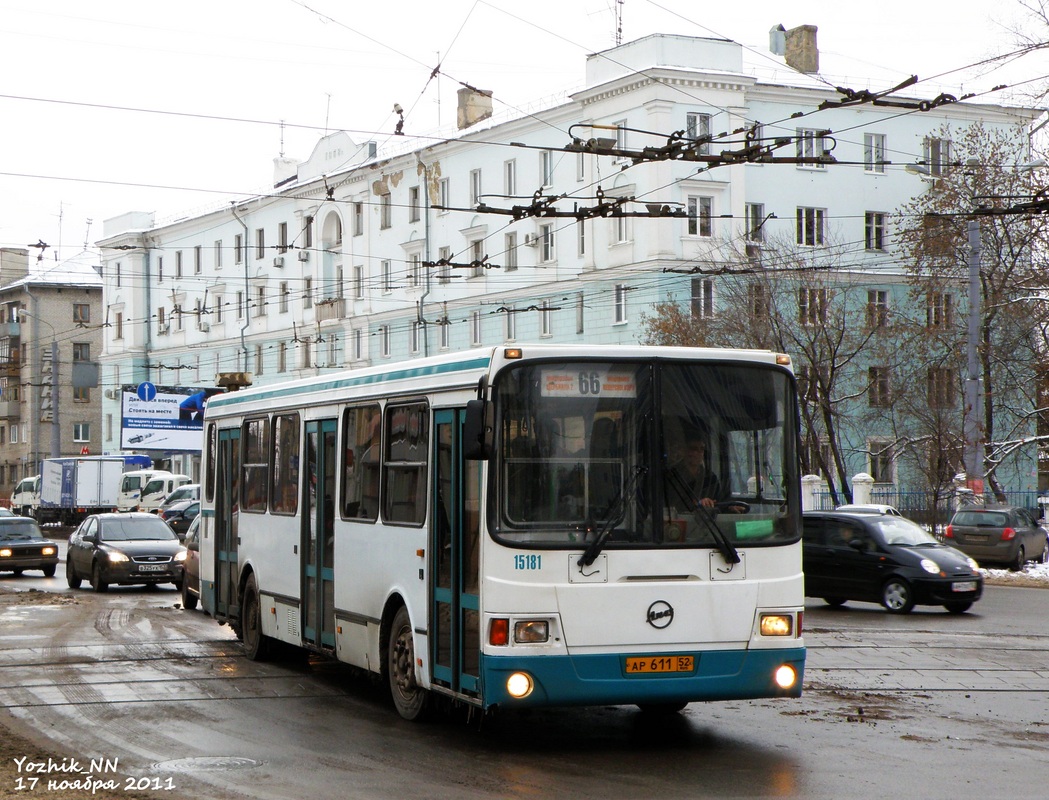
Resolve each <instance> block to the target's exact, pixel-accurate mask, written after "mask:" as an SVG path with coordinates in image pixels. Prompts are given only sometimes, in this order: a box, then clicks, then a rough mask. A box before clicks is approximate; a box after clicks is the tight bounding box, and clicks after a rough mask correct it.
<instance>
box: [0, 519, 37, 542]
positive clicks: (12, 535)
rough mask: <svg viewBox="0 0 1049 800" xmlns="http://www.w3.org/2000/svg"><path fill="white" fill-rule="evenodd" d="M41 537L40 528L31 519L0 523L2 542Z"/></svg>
mask: <svg viewBox="0 0 1049 800" xmlns="http://www.w3.org/2000/svg"><path fill="white" fill-rule="evenodd" d="M39 538H41V536H40V529H39V528H38V527H37V526H36V523H35V522H33V520H31V519H27V520H16V521H14V522H10V523H6V524H4V525H0V541H2V542H27V541H29V540H30V539H39Z"/></svg>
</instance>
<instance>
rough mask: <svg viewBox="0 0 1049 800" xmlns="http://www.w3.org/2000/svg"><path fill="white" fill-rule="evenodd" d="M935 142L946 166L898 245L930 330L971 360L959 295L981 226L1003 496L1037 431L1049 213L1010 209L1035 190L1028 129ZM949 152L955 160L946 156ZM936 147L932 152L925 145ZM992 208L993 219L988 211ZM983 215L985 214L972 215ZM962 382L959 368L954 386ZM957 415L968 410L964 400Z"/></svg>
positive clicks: (987, 432) (992, 435) (946, 347)
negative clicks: (1004, 471)
mask: <svg viewBox="0 0 1049 800" xmlns="http://www.w3.org/2000/svg"><path fill="white" fill-rule="evenodd" d="M934 139H935V141H936V142H937V144H938V148H939V156H940V160H939V161H938V162H936V163H930V164H927V165H926V167H927V169H928V171H930V172H932V173H933V174H932V176H931V177H932V178H933V179H934V180H933V182H932V183H930V185H929V188H928V190H927V191H926V192H925V193H924V194H922V195H921V196H919V197H918V198H916V199H915V200H914V201H912V202H911V203H908V204H907V205H905V206H903V207H902V208H901V210H900V212H899V214H898V216H897V231H898V245H899V248H900V251H901V253H902V255H903V257H904V260H905V263H906V266H907V269H908V271H909V273H910V275H911V280H912V292H913V296H914V298H915V301H916V303H917V304H920V303H921V302H922V299H923V298H924V302H925V304H926V308H927V318H926V325H925V328H926V330H927V331H930V332H933V333H934V334H935V336H934V337H933V340H934V341H936V343H937V347H938V350H939V352H940V353H943V354H952V353H953V354H956V355H955V357H954V359H952V360H954V361H955V363H958V364H962V363H964V359H963V357H962V356H960V355H957V354H963V353H964V352H965V344H966V335H967V334H966V324H965V322H966V320H965V317H964V316H963V314H962V313H961V304H959V303H954V302H953V298H955V297H958V296H960V295H961V294H962V293H963V291H964V287H965V286H966V285H967V275H968V271H969V263H970V259H971V258H973V257H974V256H973V252H972V251H971V248H970V247H969V240H968V226H969V222H970V220H973V219H978V220H979V233H980V240H981V245H982V246H981V254H980V262H979V263H980V275H979V279H980V292H981V303H980V306H981V309H980V318H979V330H980V334H979V345H978V348H979V349H978V353H979V359H980V365H981V378H982V390H981V391H982V394H983V400H984V402H983V406H984V408H983V417H982V419H981V420H980V424H981V425H982V432H983V437H982V438H983V440H984V442H985V447H984V451H983V454H982V455H983V459H982V461H983V474H982V475H981V476H979V477H982V478H984V479H985V480H987V481H988V482H989V484H990V486H991V488H992V490H993V491H994V493H995V495H996V496H997V497H998V498H999V499H1003V498H1004V494H1003V492H1004V487H1003V486H1002V485H1001V484H1000V482H999V480H998V476H997V471H998V468H999V467H1000V466H1001V465H1002V464H1003V463H1005V462H1006V460H1007V459H1008V458H1009V457H1010V456H1012V455H1013V454H1014V453H1016V452H1017V448H1016V447H1015V446H1010V445H1009V444H1008V443H1012V442H1016V441H1017V440H1026V439H1027V438H1028V437H1029V436H1030V434H1031V432H1032V431H1033V430H1034V416H1035V412H1036V409H1037V402H1036V394H1037V384H1036V374H1037V372H1038V364H1039V362H1040V360H1041V359H1042V357H1043V353H1044V349H1045V341H1044V338H1043V337H1042V336H1041V335H1040V330H1042V329H1043V328H1044V326H1045V324H1046V320H1047V317H1046V313H1047V311H1049V303H1046V302H1041V300H1042V299H1044V298H1042V297H1041V295H1043V294H1044V293H1045V290H1046V287H1047V285H1049V281H1047V278H1049V276H1047V275H1046V270H1045V266H1046V265H1045V263H1044V254H1043V253H1042V251H1041V249H1040V242H1044V240H1045V236H1046V233H1047V232H1049V215H1040V216H1039V215H1024V214H1012V213H995V212H1002V211H1007V210H1008V209H1009V207H1011V206H1015V205H1016V204H1017V203H1018V201H1019V200H1020V199H1022V198H1030V197H1031V196H1032V195H1033V194H1034V193H1035V191H1036V188H1037V187H1036V185H1035V184H1034V183H1033V182H1032V181H1033V177H1032V172H1030V171H1029V170H1026V169H1024V168H1023V164H1024V163H1025V162H1027V161H1028V159H1029V150H1028V146H1027V142H1026V139H1025V138H1024V132H1023V131H1022V130H1017V131H1016V132H1015V133H1008V132H1003V131H1000V130H988V129H986V128H985V127H984V126H982V125H981V124H975V125H972V126H971V127H969V128H967V129H965V130H963V131H960V132H957V133H955V134H954V135H953V136H952V131H951V130H950V129H949V128H944V129H943V130H941V131H940V132H939V133H938V135H937V136H936V137H934ZM947 148H949V158H943V156H944V154H945V152H946V150H947ZM927 149H928V148H927ZM988 212H990V213H988ZM974 214H979V216H974ZM962 378H963V375H961V370H960V369H959V370H958V374H957V376H956V381H957V383H958V386H959V387H960V381H961V379H962ZM957 412H958V414H959V416H960V417H961V416H964V414H965V409H964V407H962V404H958V408H957Z"/></svg>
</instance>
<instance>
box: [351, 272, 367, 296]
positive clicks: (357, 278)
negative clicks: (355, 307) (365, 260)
mask: <svg viewBox="0 0 1049 800" xmlns="http://www.w3.org/2000/svg"><path fill="white" fill-rule="evenodd" d="M353 296H354V298H356V299H357V300H363V299H364V265H363V264H357V265H355V266H354V268H353Z"/></svg>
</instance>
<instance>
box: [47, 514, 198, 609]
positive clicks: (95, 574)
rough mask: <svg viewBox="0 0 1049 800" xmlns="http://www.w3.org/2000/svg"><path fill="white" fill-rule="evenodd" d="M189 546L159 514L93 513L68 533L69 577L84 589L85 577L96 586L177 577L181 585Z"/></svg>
mask: <svg viewBox="0 0 1049 800" xmlns="http://www.w3.org/2000/svg"><path fill="white" fill-rule="evenodd" d="M185 561H186V548H184V547H183V546H182V544H181V543H180V542H179V540H178V536H176V535H175V532H174V531H172V530H171V528H169V527H168V525H167V523H166V522H164V520H162V519H159V518H158V517H157V516H156V515H155V514H148V513H144V512H131V513H118V512H115V513H109V514H92V515H91V516H90V517H88V518H87V519H85V520H84V521H83V522H82V523H80V527H79V528H77V529H76V531H74V532H73V535H72V536H70V537H69V549H68V550H67V551H66V582H67V583H68V584H69V588H70V589H79V588H80V583H81V581H83V580H84V579H87V580H88V581H90V582H91V588H93V589H94V590H95V591H96V592H105V591H106V590H108V589H109V585H110V584H113V583H117V584H137V583H144V584H154V583H173V584H175V586H176V588H179V589H181V588H182V575H183V564H184V563H185Z"/></svg>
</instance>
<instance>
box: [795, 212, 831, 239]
mask: <svg viewBox="0 0 1049 800" xmlns="http://www.w3.org/2000/svg"><path fill="white" fill-rule="evenodd" d="M826 215H827V210H826V209H823V208H805V207H802V206H799V207H798V244H800V245H804V246H806V247H817V246H820V245H822V244H823V228H824V221H825V219H826Z"/></svg>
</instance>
